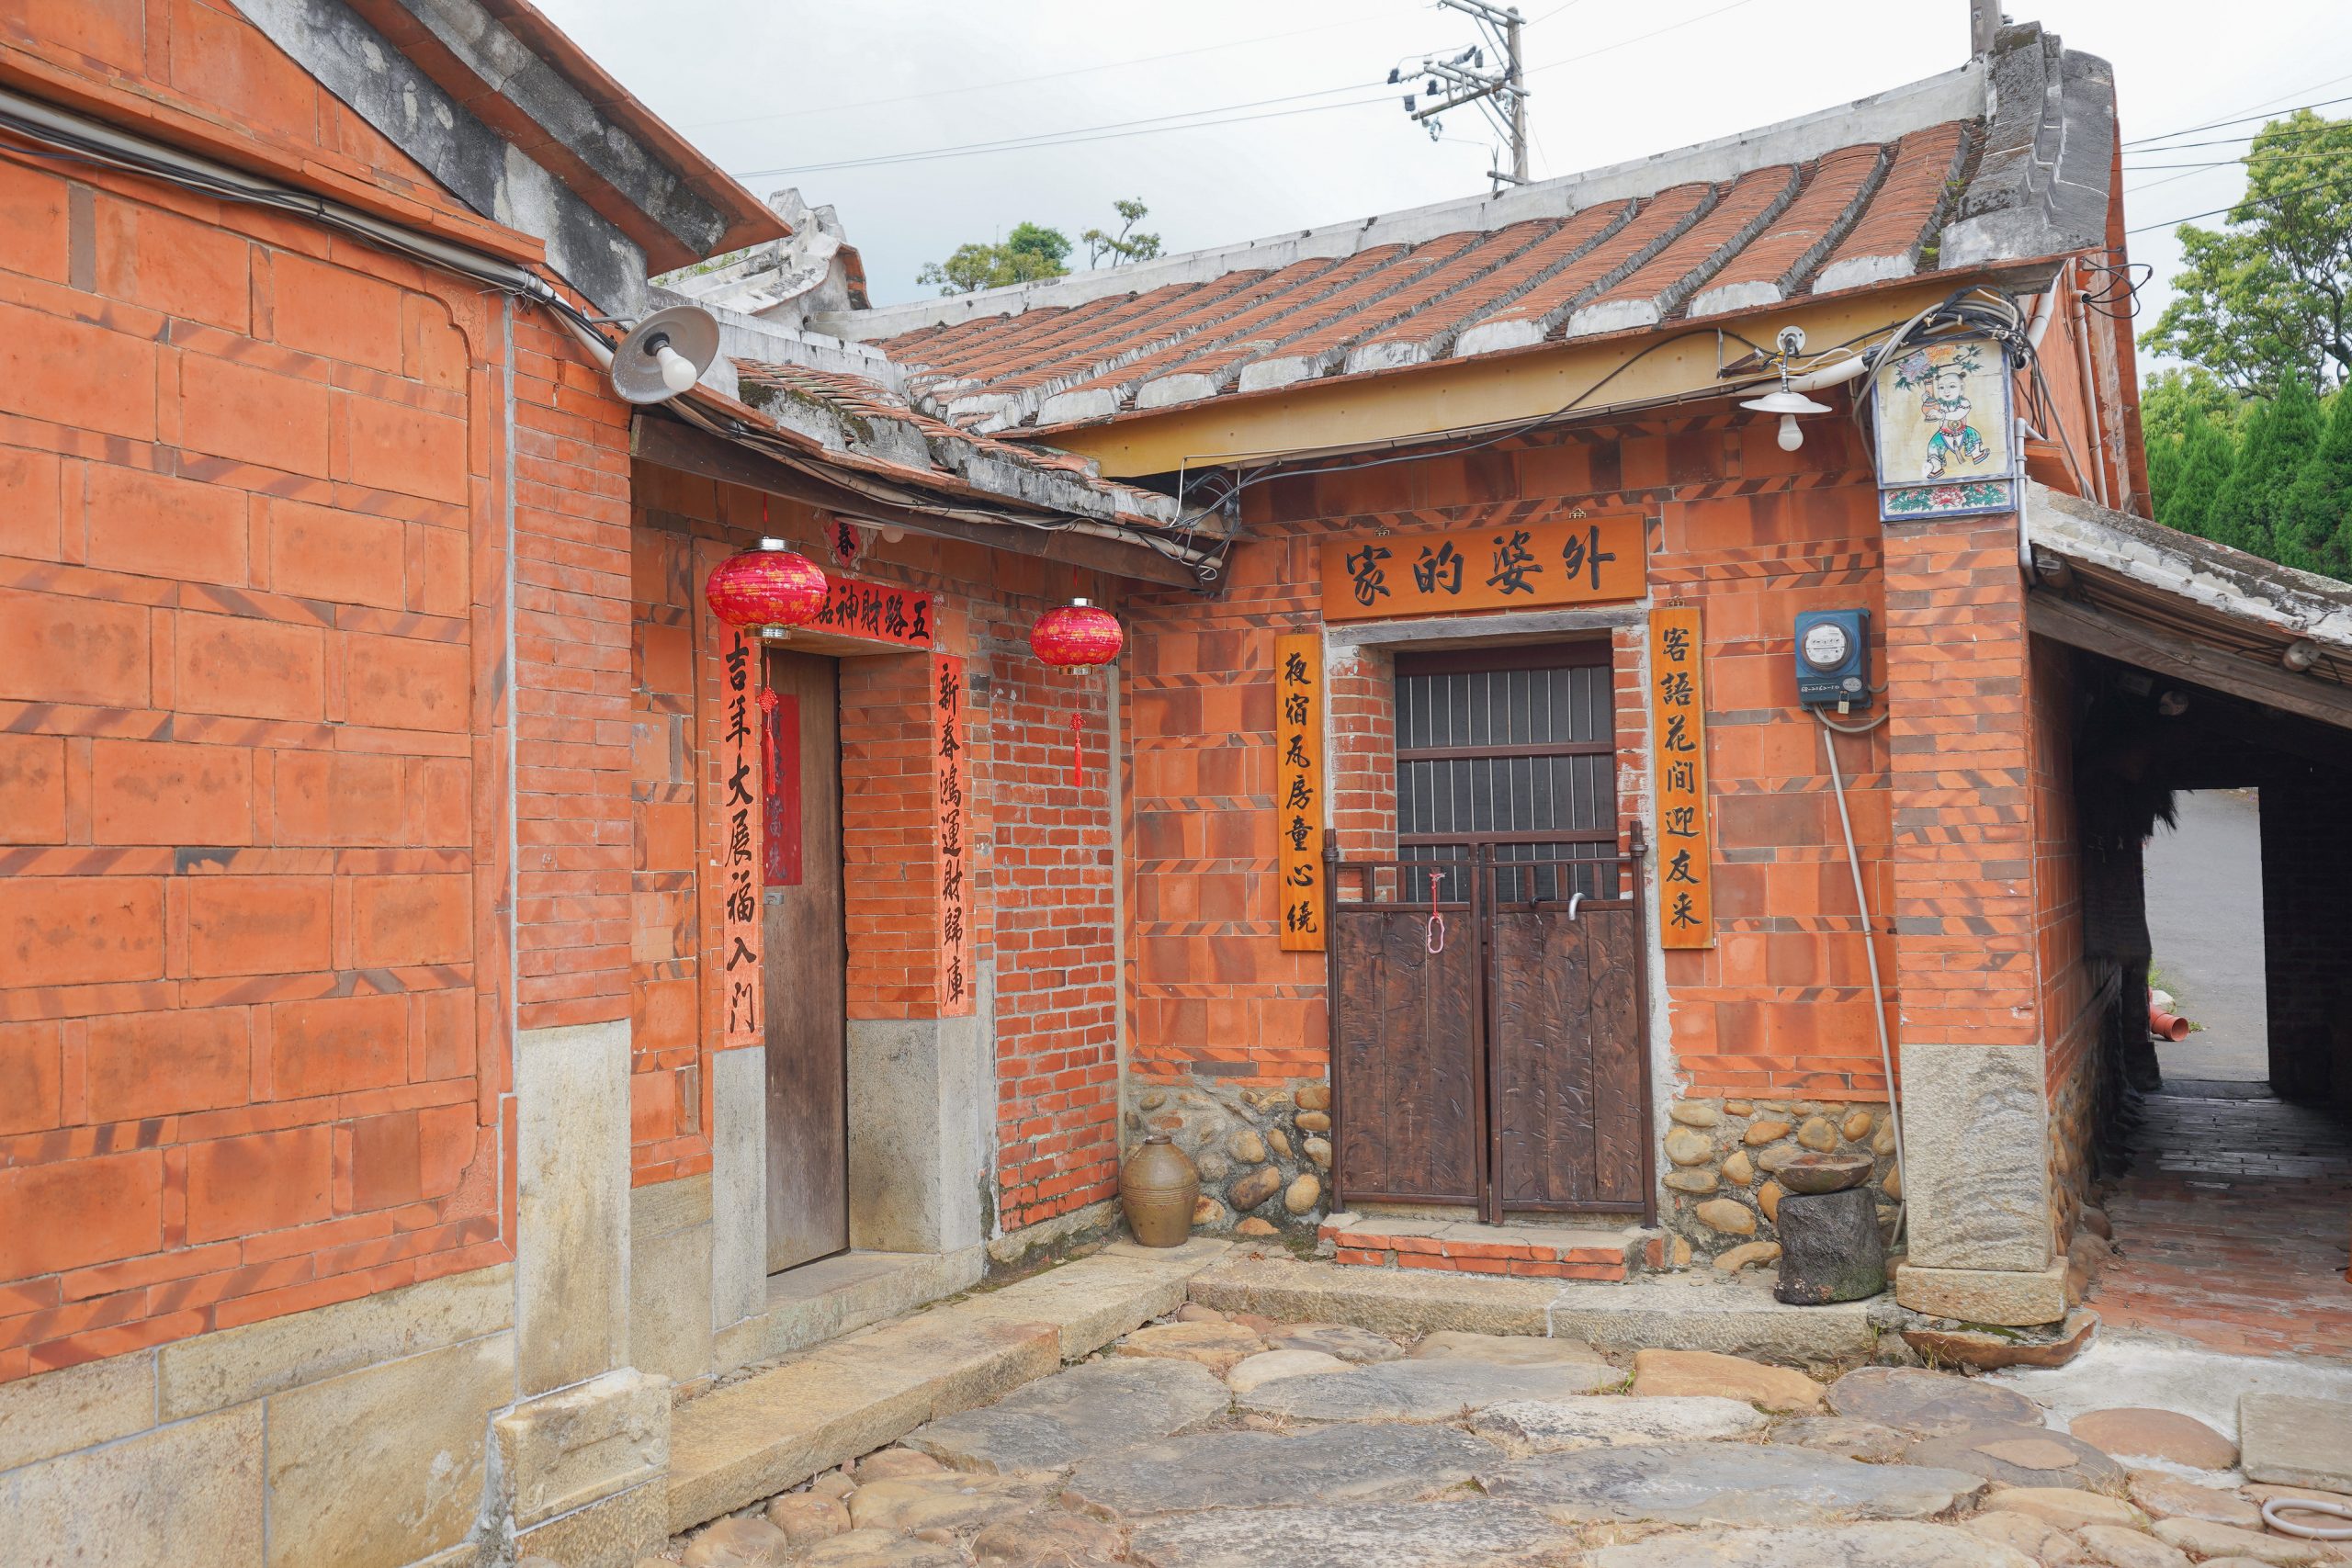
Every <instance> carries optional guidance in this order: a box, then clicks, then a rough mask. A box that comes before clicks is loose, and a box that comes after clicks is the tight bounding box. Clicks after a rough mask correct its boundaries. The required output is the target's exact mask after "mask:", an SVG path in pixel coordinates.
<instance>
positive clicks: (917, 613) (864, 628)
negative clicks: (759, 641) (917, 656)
mask: <svg viewBox="0 0 2352 1568" xmlns="http://www.w3.org/2000/svg"><path fill="white" fill-rule="evenodd" d="M932 625H933V623H932V613H931V595H930V594H928V593H922V592H916V591H915V590H914V589H911V588H889V587H885V586H884V585H883V584H881V583H879V582H860V581H856V580H855V579H854V578H848V577H835V578H834V579H833V580H832V581H831V583H830V584H828V586H827V587H826V590H825V602H824V603H823V604H820V605H819V606H818V607H817V613H816V614H815V615H811V616H809V629H810V630H811V631H820V632H836V633H839V634H840V635H841V636H843V637H875V638H877V639H879V640H880V641H883V642H895V643H897V644H899V646H900V647H902V648H929V647H930V646H931V635H932Z"/></svg>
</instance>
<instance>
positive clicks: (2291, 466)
mask: <svg viewBox="0 0 2352 1568" xmlns="http://www.w3.org/2000/svg"><path fill="white" fill-rule="evenodd" d="M2319 437H2320V408H2319V400H2318V399H2316V398H2314V397H2312V389H2311V387H2310V385H2309V384H2308V383H2306V382H2305V381H2304V380H2303V378H2301V377H2300V376H2289V377H2288V378H2285V379H2284V380H2283V381H2281V382H2280V383H2279V385H2278V396H2277V397H2274V398H2272V399H2271V400H2269V401H2267V402H2266V403H2261V404H2258V405H2256V407H2255V409H2254V410H2253V411H2252V412H2249V413H2248V414H2247V415H2246V417H2245V431H2244V433H2243V434H2242V435H2241V437H2240V439H2239V442H2238V457H2237V462H2236V464H2235V465H2234V466H2233V468H2232V469H2231V471H2230V478H2229V482H2228V483H2227V484H2224V485H2223V486H2222V491H2221V494H2219V495H2218V496H2216V497H2214V500H2213V510H2212V513H2211V515H2210V516H2209V517H2208V518H2207V519H2206V525H2205V526H2204V527H2203V528H2202V529H2200V530H2199V532H2201V533H2202V534H2204V536H2206V537H2207V538H2209V539H2218V540H2220V541H2221V542H2222V544H2225V545H2234V546H2235V547H2238V548H2239V549H2242V550H2249V551H2252V552H2253V553H2254V554H2256V555H2258V556H2262V557H2264V558H2267V559H2270V560H2278V559H2281V558H2282V557H2281V556H2280V555H2279V553H2278V551H2279V544H2280V540H2279V536H2278V525H2279V524H2280V522H2281V521H2282V520H2283V519H2284V518H2285V516H2286V512H2287V492H2288V491H2290V490H2291V489H2293V488H2294V484H2295V480H2296V479H2298V478H2300V477H2301V474H2302V471H2303V464H2304V463H2305V461H2307V460H2308V459H2309V458H2310V457H2311V455H2312V452H2313V451H2314V450H2316V449H2317V448H2318V446H2319Z"/></svg>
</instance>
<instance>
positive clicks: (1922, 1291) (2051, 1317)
mask: <svg viewBox="0 0 2352 1568" xmlns="http://www.w3.org/2000/svg"><path fill="white" fill-rule="evenodd" d="M1914 1256H1915V1257H1916V1256H1917V1255H1916V1254H1915V1255H1914ZM1894 1299H1895V1301H1896V1302H1898V1303H1901V1304H1902V1305H1904V1306H1906V1307H1909V1308H1910V1309H1911V1310H1912V1311H1913V1312H1918V1313H1925V1314H1928V1316H1929V1317H1949V1318H1957V1319H1958V1320H1960V1321H1961V1322H1962V1323H1990V1324H1995V1325H1998V1326H2001V1327H2004V1328H2024V1327H2028V1326H2030V1325H2034V1324H2038V1323H2059V1322H2063V1321H2064V1319H2065V1316H2066V1266H2065V1265H2064V1264H2063V1263H2052V1264H2047V1265H2045V1266H2043V1267H2041V1268H2040V1269H2030V1270H2027V1269H2017V1270H2010V1269H1928V1268H1922V1267H1921V1266H1920V1265H1919V1264H1917V1263H1916V1262H1911V1263H1905V1265H1904V1266H1903V1269H1902V1272H1900V1273H1899V1274H1897V1275H1896V1276H1895V1280H1894Z"/></svg>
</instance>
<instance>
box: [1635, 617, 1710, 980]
mask: <svg viewBox="0 0 2352 1568" xmlns="http://www.w3.org/2000/svg"><path fill="white" fill-rule="evenodd" d="M1705 658H1706V655H1705V650H1704V649H1703V648H1702V646H1701V641H1700V627H1699V607H1698V606H1697V605H1695V604H1679V605H1662V606H1660V607H1659V608H1657V609H1655V610H1652V611H1651V612H1650V746H1651V749H1652V751H1653V754H1654V757H1655V763H1654V766H1655V773H1654V774H1653V776H1654V778H1655V780H1656V784H1657V899H1658V936H1659V941H1660V942H1662V943H1663V945H1665V946H1667V947H1713V946H1714V945H1715V910H1714V833H1713V829H1712V827H1711V826H1710V824H1709V822H1708V818H1707V682H1706V670H1705Z"/></svg>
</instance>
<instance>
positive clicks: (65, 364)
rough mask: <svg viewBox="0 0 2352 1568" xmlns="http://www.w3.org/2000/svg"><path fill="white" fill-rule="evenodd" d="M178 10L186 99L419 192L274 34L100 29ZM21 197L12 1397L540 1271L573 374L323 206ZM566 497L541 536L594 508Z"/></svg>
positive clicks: (5, 1299)
mask: <svg viewBox="0 0 2352 1568" xmlns="http://www.w3.org/2000/svg"><path fill="white" fill-rule="evenodd" d="M51 9H53V8H51ZM63 19H64V17H63V14H62V12H58V13H56V14H55V15H49V14H48V13H47V12H45V13H44V17H43V29H42V30H43V31H44V32H45V34H46V37H47V40H48V42H49V45H50V47H51V48H55V47H58V45H59V41H60V39H61V38H62V36H63V35H62V34H61V33H60V31H59V29H58V28H57V26H56V24H57V23H60V22H62V20H63ZM142 22H143V32H144V38H145V42H146V45H147V49H148V51H150V52H149V53H148V54H147V55H146V56H144V57H143V58H148V59H164V58H168V59H169V60H171V61H172V62H173V63H172V64H171V65H170V67H169V68H168V69H166V70H164V71H163V73H162V80H161V81H159V82H158V83H157V84H156V85H155V89H154V90H155V96H156V97H157V99H159V100H164V101H168V100H171V99H172V98H174V97H175V96H176V95H177V94H178V93H179V92H182V91H187V92H202V93H206V94H210V95H214V96H213V98H212V102H213V103H214V105H215V107H216V108H225V109H227V110H229V111H232V112H233V113H235V114H238V115H241V116H242V115H250V116H251V117H252V118H253V119H254V122H255V123H256V124H257V125H259V126H260V127H262V128H263V129H264V130H266V132H267V133H269V134H270V135H272V136H273V137H277V138H280V139H282V140H285V141H289V142H299V143H304V144H307V145H310V146H311V148H312V149H313V150H314V151H315V152H317V153H318V155H319V156H321V157H322V158H341V157H345V156H352V157H357V158H359V159H363V160H366V161H368V162H370V163H372V164H376V165H377V166H378V167H379V168H381V169H383V170H384V171H386V173H387V175H388V177H391V176H393V175H395V174H396V173H397V172H401V171H405V174H406V177H408V178H410V179H412V180H416V179H421V176H420V175H417V173H416V171H414V170H413V166H411V165H409V164H407V162H406V160H405V159H404V158H402V157H401V154H400V153H399V152H396V151H395V150H393V149H391V148H390V146H389V145H386V144H384V143H382V142H380V141H378V140H377V139H375V138H374V137H373V135H372V133H371V132H368V131H366V130H364V128H360V127H358V126H357V125H356V123H355V122H353V121H352V120H350V119H349V118H348V117H346V116H345V115H343V114H342V113H341V112H340V111H339V110H338V109H334V108H331V107H328V106H327V104H326V103H325V102H324V100H323V95H322V94H321V93H319V92H318V90H317V89H316V87H315V85H313V84H311V82H310V81H309V79H308V78H307V77H305V76H303V75H302V74H301V73H300V72H299V70H297V69H295V68H294V67H293V66H292V65H291V64H290V62H285V61H284V60H283V59H282V58H279V57H277V55H276V54H275V52H274V51H270V50H269V49H267V47H266V46H265V45H261V44H260V43H259V41H258V39H257V37H256V35H254V34H253V33H252V32H251V30H250V29H249V28H246V27H245V25H244V24H243V21H242V20H241V19H239V18H236V17H233V16H232V15H230V14H228V13H224V12H216V11H212V10H209V9H208V8H205V7H202V6H179V7H175V8H172V9H171V10H170V11H169V12H168V14H166V11H165V8H164V7H161V6H158V7H155V8H154V12H153V14H152V15H148V16H145V17H143V18H142V16H141V12H140V10H139V8H138V7H136V6H114V7H89V8H86V9H84V10H82V11H80V12H79V14H78V16H77V17H76V18H75V23H76V28H77V29H78V30H77V31H75V32H74V35H73V36H74V39H76V40H77V41H78V44H79V46H80V47H82V48H84V49H86V50H87V51H89V52H90V53H91V54H94V55H96V56H97V57H99V58H101V59H107V60H118V62H119V63H120V64H121V65H123V66H124V67H125V68H127V69H129V70H130V71H132V72H134V73H135V72H137V71H138V70H139V68H140V66H141V61H142V54H141V49H140V47H139V43H140V39H141V35H142ZM19 36H20V37H21V36H22V35H21V34H20V35H19ZM118 57H119V58H118ZM0 200H5V209H6V243H5V245H4V246H0V279H4V280H5V288H6V295H5V299H0V315H5V316H6V325H7V328H8V332H9V334H10V337H11V341H12V343H13V344H14V345H15V346H14V349H13V351H12V358H11V363H10V367H9V373H8V375H7V376H6V378H0V379H5V381H6V387H5V389H0V411H5V412H0V475H5V481H4V482H5V488H6V502H5V506H0V515H4V516H5V521H0V628H5V629H0V729H5V730H6V735H5V738H0V844H5V845H6V848H5V849H0V874H5V875H6V877H7V878H8V887H9V897H8V898H7V899H6V910H5V913H0V955H5V956H4V957H0V1281H5V1282H0V1379H4V1378H12V1377H17V1376H22V1375H25V1374H27V1373H29V1372H38V1371H43V1370H46V1369H49V1368H52V1367H57V1366H62V1365H67V1364H71V1363H74V1362H77V1361H82V1360H86V1359H91V1358H94V1357H99V1356H107V1355H112V1354H116V1353H119V1352H122V1351H125V1350H129V1349H132V1348H137V1347H140V1346H143V1345H150V1344H155V1343H158V1342H162V1341H166V1340H171V1339H175V1338H180V1337H186V1336H188V1335H192V1334H196V1333H199V1332H203V1331H205V1330H207V1329H211V1328H216V1327H229V1326H232V1325H237V1324H242V1323H246V1322H251V1321H254V1320H255V1319H259V1318H264V1317H270V1316H275V1315H277V1314H284V1313H288V1312H292V1311H297V1310H300V1309H301V1308H305V1307H310V1306H314V1305H318V1304H321V1303H328V1302H334V1301H341V1300H345V1299H348V1298H351V1297H354V1296H357V1295H362V1294H366V1293H368V1292H374V1291H379V1290H383V1289H386V1288H389V1287H391V1286H394V1285H399V1284H403V1283H407V1282H410V1281H413V1280H422V1279H427V1278H431V1277H434V1276H435V1275H440V1274H446V1273H448V1272H450V1271H452V1270H457V1269H469V1268H473V1267H476V1266H479V1265H481V1264H482V1263H486V1262H491V1261H494V1260H497V1259H499V1258H503V1257H504V1256H506V1249H505V1238H506V1235H507V1231H506V1224H505V1218H504V1217H503V1213H502V1201H501V1199H502V1191H503V1184H502V1182H501V1180H500V1162H499V1148H500V1133H499V1126H498V1122H499V1110H500V1105H501V1097H502V1095H503V1093H504V1091H505V1089H506V1087H507V1086H506V1081H505V1068H504V1063H505V1061H506V1038H507V1030H508V1028H509V1022H510V1021H509V1010H508V1009H509V997H510V992H511V987H510V982H509V972H510V962H511V960H510V953H511V952H512V951H513V950H514V947H515V944H514V942H513V940H512V936H511V933H510V923H509V922H510V919H511V918H512V914H513V912H512V911H510V910H509V908H507V906H506V898H505V894H504V891H503V889H504V886H505V883H506V879H507V849H506V845H507V836H506V826H505V824H506V811H507V806H506V795H507V781H508V767H509V763H508V750H507V742H506V738H505V731H506V728H507V723H508V711H507V706H506V705H507V703H508V702H509V700H510V690H509V687H510V682H508V680H507V679H506V675H505V672H506V670H507V653H506V643H507V637H508V626H507V624H506V609H505V605H506V599H507V589H506V580H507V555H506V540H507V538H508V517H507V508H508V506H509V502H510V491H509V474H510V472H511V471H513V470H511V469H510V463H512V462H515V461H518V460H523V458H524V456H525V455H524V453H523V452H520V451H515V450H513V449H511V448H510V442H509V436H508V434H507V431H508V426H507V421H506V417H505V409H506V402H507V399H508V397H509V395H510V388H511V393H512V395H513V396H514V397H515V399H516V400H517V401H518V403H521V402H527V401H529V400H534V399H535V398H537V397H539V396H540V394H539V393H538V392H537V391H536V390H535V388H537V386H539V385H541V384H542V383H543V381H544V379H545V378H548V377H549V376H551V375H552V373H553V372H552V370H551V369H549V370H546V371H540V372H536V373H535V372H533V371H531V370H528V369H526V368H524V367H521V366H520V365H519V364H518V363H517V361H516V360H515V359H512V358H510V356H509V351H508V333H509V330H510V327H509V322H508V320H507V318H506V315H505V312H504V310H503V308H502V307H501V305H500V304H499V303H498V302H497V301H496V300H495V299H486V298H485V297H484V296H483V295H482V294H481V292H480V291H479V290H477V289H474V288H469V287H465V286H462V285H460V284H458V282H456V281H455V280H453V279H451V278H449V277H447V276H444V275H441V274H437V273H434V272H430V271H427V270H425V269H423V268H420V267H417V266H415V265H411V264H409V263H407V262H405V261H403V260H400V259H397V258H394V257H390V256H388V255H386V254H382V253H380V252H378V251H374V250H371V249H369V248H367V247H363V246H356V245H353V244H351V243H346V242H345V241H343V240H340V239H334V238H331V237H330V236H329V235H328V234H327V233H326V232H325V231H320V230H315V229H311V228H309V227H306V226H305V225H303V224H301V223H299V222H296V221H293V220H287V219H282V218H277V217H273V216H269V215H266V214H265V213H262V212H259V211H257V210H255V209H249V208H236V207H230V206H223V205H219V204H215V203H212V202H209V201H206V200H202V199H199V198H197V197H189V196H185V195H182V194H179V193H177V192H175V191H173V190H171V189H169V188H168V187H164V186H160V185H156V184H153V183H150V182H142V181H135V180H130V179H127V178H121V177H118V176H115V175H108V174H107V173H105V172H103V171H96V170H91V169H86V168H71V167H59V166H55V165H52V166H51V167H49V168H39V167H27V166H25V165H24V164H18V163H13V162H11V163H6V164H0ZM457 218H458V215H456V214H454V213H453V220H455V219H457ZM463 221H465V222H467V223H470V222H471V221H472V220H469V219H464V220H463ZM527 333H528V328H527V326H526V327H523V328H520V329H518V330H517V338H518V340H519V339H521V338H523V337H525V336H526V335H527ZM530 423H532V422H531V421H530V420H529V419H528V418H527V417H526V418H524V419H521V420H518V421H517V424H518V426H521V427H525V428H527V427H528V425H529V424H530ZM524 444H525V445H527V438H526V441H525V443H524ZM531 482H532V483H533V484H534V485H535V486H537V487H538V488H539V490H540V491H541V494H540V496H539V498H538V499H537V500H536V501H526V500H524V499H522V498H520V497H515V498H514V499H515V502H516V504H517V516H516V518H515V526H516V530H517V535H518V536H522V535H524V534H527V533H529V532H534V531H536V530H535V529H534V528H533V526H532V524H531V523H530V522H526V517H529V518H531V519H534V520H536V519H537V518H540V517H545V516H551V515H553V514H554V513H558V512H570V511H573V510H575V507H574V503H573V502H571V501H570V500H568V499H563V492H564V491H565V489H566V488H567V486H568V484H569V483H570V481H569V479H566V478H565V477H564V476H562V475H560V474H556V473H548V474H545V475H537V476H534V477H533V479H532V481H531ZM532 679H535V678H534V677H526V682H527V681H529V680H532ZM523 705H524V707H525V708H526V710H527V709H528V708H529V706H530V705H531V694H529V693H527V692H526V693H524V694H523ZM538 923H539V922H537V920H531V919H526V937H525V940H524V941H523V942H522V943H521V950H522V952H524V953H530V954H536V953H537V952H538V951H540V950H541V948H542V947H543V945H544V944H543V943H542V942H540V941H539V940H538V938H537V933H536V932H534V931H529V930H528V928H529V927H531V926H536V925H537V924H538ZM526 962H527V961H526ZM615 996H616V1005H617V1002H618V993H617V990H616V993H615Z"/></svg>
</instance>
